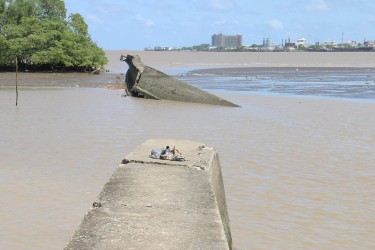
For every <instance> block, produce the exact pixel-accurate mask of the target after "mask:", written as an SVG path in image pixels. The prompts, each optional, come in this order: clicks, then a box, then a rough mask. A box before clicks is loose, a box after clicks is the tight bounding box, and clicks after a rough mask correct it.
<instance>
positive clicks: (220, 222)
mask: <svg viewBox="0 0 375 250" xmlns="http://www.w3.org/2000/svg"><path fill="white" fill-rule="evenodd" d="M167 145H168V146H170V147H172V148H173V147H174V146H175V147H176V148H178V149H179V150H180V152H181V153H182V154H183V155H184V157H185V159H186V161H170V160H161V159H152V158H150V157H149V155H150V152H151V150H152V149H157V148H162V147H166V146H167ZM65 249H232V239H231V232H230V226H229V218H228V212H227V205H226V200H225V192H224V185H223V179H222V175H221V167H220V163H219V158H218V153H217V152H216V150H215V149H213V148H208V147H205V145H204V144H203V143H200V142H193V141H176V140H169V139H152V140H148V141H147V142H145V143H144V144H142V145H141V146H140V147H139V148H137V149H136V150H135V151H134V152H132V153H130V154H129V155H128V156H127V157H126V158H125V159H124V160H123V161H122V164H121V165H120V166H119V167H118V168H117V169H116V171H115V173H114V174H113V175H112V177H111V178H110V180H109V181H108V182H107V183H106V184H105V186H104V188H103V190H102V191H101V193H100V195H99V197H98V198H97V200H96V201H95V202H94V203H93V206H92V207H91V208H90V210H89V212H88V213H87V214H86V215H85V217H84V218H83V220H82V222H81V225H80V226H79V227H78V229H77V230H76V232H75V233H74V235H73V237H72V239H71V241H70V242H69V243H68V245H67V247H66V248H65Z"/></svg>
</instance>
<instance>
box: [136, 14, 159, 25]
mask: <svg viewBox="0 0 375 250" xmlns="http://www.w3.org/2000/svg"><path fill="white" fill-rule="evenodd" d="M137 21H139V22H140V23H142V25H145V26H155V23H154V21H152V20H151V19H146V18H144V17H143V16H137Z"/></svg>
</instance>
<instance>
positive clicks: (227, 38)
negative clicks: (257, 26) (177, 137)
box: [212, 33, 242, 48]
mask: <svg viewBox="0 0 375 250" xmlns="http://www.w3.org/2000/svg"><path fill="white" fill-rule="evenodd" d="M212 46H214V47H218V48H219V47H223V48H239V47H242V35H224V34H223V33H220V34H214V35H212Z"/></svg>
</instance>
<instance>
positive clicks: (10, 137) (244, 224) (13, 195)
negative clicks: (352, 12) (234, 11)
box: [0, 66, 375, 249]
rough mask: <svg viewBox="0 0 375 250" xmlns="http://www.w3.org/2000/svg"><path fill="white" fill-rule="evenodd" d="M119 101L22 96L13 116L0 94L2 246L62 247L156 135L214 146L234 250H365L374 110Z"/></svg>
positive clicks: (81, 91)
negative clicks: (123, 165) (115, 176)
mask: <svg viewBox="0 0 375 250" xmlns="http://www.w3.org/2000/svg"><path fill="white" fill-rule="evenodd" d="M119 67H122V66H119ZM78 84H79V83H78ZM122 93H123V91H121V90H108V89H105V88H81V87H74V88H61V87H59V88H50V87H43V86H42V87H21V88H20V99H19V106H18V107H15V93H14V88H13V87H1V88H0V109H1V119H0V192H1V194H0V195H1V201H2V204H1V206H0V221H1V223H0V245H1V246H2V248H3V249H62V248H63V247H64V246H65V245H66V244H67V242H68V241H69V239H70V237H71V235H72V234H73V232H74V230H75V229H76V228H77V226H78V225H79V223H80V221H81V219H82V218H83V216H84V215H85V213H86V212H87V210H88V209H89V208H90V206H91V205H92V202H93V201H94V200H95V198H96V197H97V195H98V194H99V192H100V190H101V189H102V187H103V185H104V184H105V183H106V182H107V180H108V179H109V178H110V176H111V174H112V173H113V172H114V170H115V168H116V166H117V165H118V164H119V163H120V161H121V160H122V159H123V158H124V157H125V156H126V155H127V154H128V153H129V152H131V151H132V150H133V149H134V148H135V147H137V146H138V145H139V144H141V143H143V142H145V141H146V140H148V139H150V138H159V137H168V138H174V139H183V140H185V139H188V140H197V141H202V142H204V143H206V145H208V146H212V147H215V148H217V150H218V151H219V156H220V160H221V164H222V171H223V177H224V184H225V190H226V196H227V203H228V209H229V216H230V221H231V229H232V234H233V240H234V245H235V247H236V248H239V249H355V248H356V249H374V247H375V240H374V237H373V235H375V198H374V197H375V191H374V190H375V169H374V167H373V166H374V162H375V154H374V149H375V130H374V126H373V125H374V124H375V114H374V110H375V102H373V101H371V100H356V99H336V98H320V97H299V96H289V95H288V96H286V95H264V94H257V93H249V92H236V91H219V92H214V93H215V94H217V95H219V96H222V97H224V98H226V99H228V100H229V101H232V102H235V103H237V104H239V105H240V106H241V108H228V107H217V106H209V105H196V104H189V103H176V102H168V101H153V100H142V99H137V98H129V97H126V98H124V97H121V94H122ZM161 146H163V145H161Z"/></svg>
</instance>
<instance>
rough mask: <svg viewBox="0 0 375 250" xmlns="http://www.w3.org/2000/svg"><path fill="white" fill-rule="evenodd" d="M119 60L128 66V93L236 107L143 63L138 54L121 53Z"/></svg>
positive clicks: (126, 78) (158, 98)
mask: <svg viewBox="0 0 375 250" xmlns="http://www.w3.org/2000/svg"><path fill="white" fill-rule="evenodd" d="M120 60H122V61H125V62H126V63H127V64H128V66H129V69H128V71H127V72H126V75H125V83H126V89H125V91H126V92H127V93H128V95H131V96H136V97H144V98H148V99H156V100H170V101H179V102H193V103H204V104H211V105H221V106H229V107H238V105H237V104H234V103H232V102H229V101H227V100H225V99H223V98H221V97H218V96H216V95H213V94H211V93H208V92H206V91H203V90H201V89H199V88H197V87H194V86H192V85H190V84H187V83H185V82H183V81H181V80H178V79H177V78H174V77H172V76H169V75H167V74H165V73H163V72H161V71H159V70H156V69H154V68H151V67H149V66H147V65H144V64H143V63H142V61H141V59H140V58H139V56H138V55H134V56H133V55H126V56H124V55H122V56H121V58H120Z"/></svg>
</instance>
